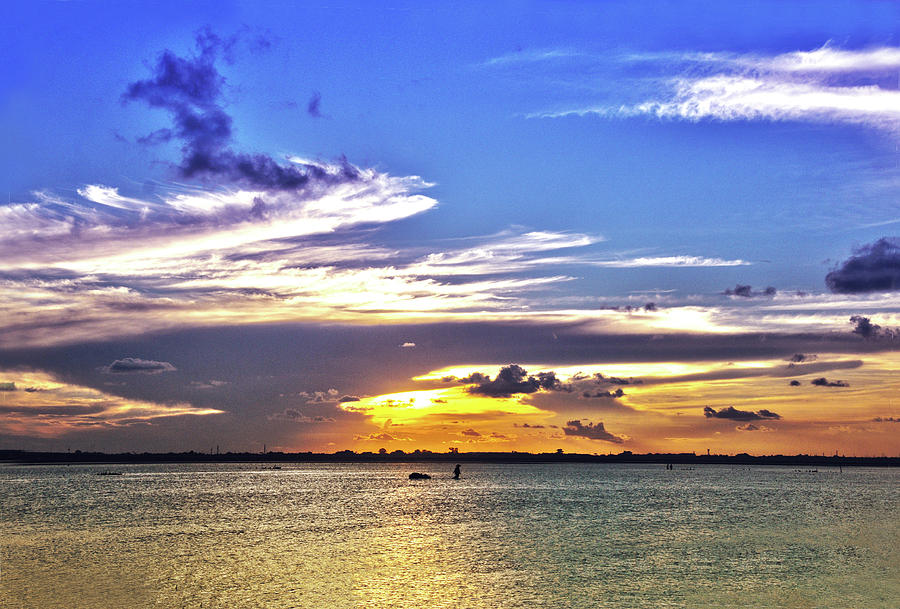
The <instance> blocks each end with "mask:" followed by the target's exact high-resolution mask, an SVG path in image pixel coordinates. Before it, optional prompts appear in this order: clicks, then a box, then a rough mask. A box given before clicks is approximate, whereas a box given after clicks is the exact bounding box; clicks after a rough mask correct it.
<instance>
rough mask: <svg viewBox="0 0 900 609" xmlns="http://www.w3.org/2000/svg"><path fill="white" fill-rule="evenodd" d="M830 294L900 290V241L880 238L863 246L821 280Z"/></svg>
mask: <svg viewBox="0 0 900 609" xmlns="http://www.w3.org/2000/svg"><path fill="white" fill-rule="evenodd" d="M825 284H826V285H827V286H828V289H830V290H831V291H832V292H837V293H841V294H857V293H861V292H893V291H897V290H900V240H898V239H897V238H895V237H892V238H888V237H883V238H881V239H879V240H878V241H876V242H875V243H870V244H868V245H863V246H862V247H859V248H857V249H856V250H854V252H853V256H851V257H850V258H849V259H847V260H846V261H844V262H843V263H842V264H841V265H840V266H839V267H838V268H835V269H834V270H833V271H831V272H830V273H828V274H827V275H826V276H825Z"/></svg>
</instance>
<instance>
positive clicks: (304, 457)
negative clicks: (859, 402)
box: [0, 450, 900, 467]
mask: <svg viewBox="0 0 900 609" xmlns="http://www.w3.org/2000/svg"><path fill="white" fill-rule="evenodd" d="M410 462H414V463H450V462H453V463H509V464H514V463H646V464H673V465H705V464H708V465H787V466H795V467H813V466H815V467H818V466H822V467H853V466H857V467H900V457H845V456H831V457H826V456H821V455H760V456H755V455H748V454H738V455H696V454H693V453H674V454H665V453H649V454H632V453H629V452H627V451H626V452H622V453H618V454H609V455H588V454H578V453H524V452H466V453H435V452H429V451H413V452H408V453H405V452H402V451H395V452H392V453H372V452H362V453H356V452H353V451H349V450H347V451H340V452H336V453H312V452H302V453H283V452H266V453H246V452H245V453H221V454H208V453H198V452H193V451H190V452H182V453H102V452H83V451H75V452H65V453H60V452H35V451H25V450H0V463H12V464H20V465H22V464H54V463H60V464H64V463H72V464H75V463H79V464H105V463H119V464H128V463H138V464H151V463H410Z"/></svg>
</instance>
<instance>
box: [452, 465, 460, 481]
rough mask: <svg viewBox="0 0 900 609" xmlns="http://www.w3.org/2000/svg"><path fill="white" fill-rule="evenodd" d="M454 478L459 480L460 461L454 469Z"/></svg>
mask: <svg viewBox="0 0 900 609" xmlns="http://www.w3.org/2000/svg"><path fill="white" fill-rule="evenodd" d="M453 479H454V480H459V463H457V464H456V468H455V469H454V470H453Z"/></svg>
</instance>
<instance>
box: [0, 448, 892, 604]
mask: <svg viewBox="0 0 900 609" xmlns="http://www.w3.org/2000/svg"><path fill="white" fill-rule="evenodd" d="M102 469H105V467H98V466H74V465H73V466H40V467H38V466H35V467H31V466H4V467H0V493H2V512H0V534H2V549H0V607H4V608H10V609H12V608H24V607H28V608H31V607H34V608H41V609H44V608H55V607H60V608H63V607H65V608H67V609H72V608H81V607H84V608H87V607H92V608H93V607H97V608H100V607H103V608H106V607H110V608H113V607H115V608H119V607H163V608H174V607H204V608H206V607H222V608H226V607H227V608H243V607H266V608H270V607H271V608H280V607H285V608H286V607H295V608H301V607H302V608H306V607H308V608H311V609H312V608H315V609H330V608H345V607H346V608H350V607H353V608H361V607H374V608H391V607H398V608H399V607H403V608H413V607H415V608H417V609H430V608H433V607H460V608H471V609H474V608H480V607H484V608H493V609H496V608H507V607H551V608H557V607H560V608H562V607H567V608H568V607H571V608H581V607H585V608H588V607H591V608H593V607H604V608H611V609H614V608H626V607H627V608H645V607H646V608H650V607H653V608H659V607H697V608H700V607H703V608H707V607H722V608H726V607H727V608H737V607H742V608H743V607H746V608H751V607H752V608H764V607H809V608H813V607H815V608H818V607H822V608H825V607H827V608H853V609H858V608H866V609H878V608H885V609H888V608H890V609H896V607H898V606H900V551H898V545H900V484H898V483H900V471H897V470H893V469H877V468H847V469H845V470H844V471H843V473H839V472H838V471H837V470H831V469H823V468H819V470H818V472H807V471H796V468H789V467H768V468H753V469H747V468H738V467H732V466H703V467H696V468H694V469H692V470H691V469H687V468H685V469H678V466H676V469H675V470H674V471H667V470H665V467H664V466H662V465H608V464H548V465H476V464H465V465H463V478H462V479H461V480H459V481H454V480H451V479H450V477H449V476H450V472H451V470H452V464H449V465H448V464H428V465H423V464H412V465H410V464H389V465H383V464H377V465H368V464H352V465H343V464H329V465H320V464H315V465H304V464H301V465H295V464H285V465H283V469H281V470H274V471H273V470H264V469H262V467H261V466H255V465H252V464H237V465H208V464H203V465H132V466H118V467H115V469H116V470H117V471H123V472H125V475H123V476H97V475H95V473H96V472H97V471H100V470H102ZM443 470H446V471H443ZM410 471H428V472H430V473H432V474H435V475H436V477H435V478H434V479H432V480H428V481H409V480H408V479H407V474H408V473H409V472H410Z"/></svg>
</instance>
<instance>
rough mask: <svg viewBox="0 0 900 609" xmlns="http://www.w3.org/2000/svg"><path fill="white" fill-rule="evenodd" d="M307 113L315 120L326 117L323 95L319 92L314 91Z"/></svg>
mask: <svg viewBox="0 0 900 609" xmlns="http://www.w3.org/2000/svg"><path fill="white" fill-rule="evenodd" d="M306 113H307V114H309V115H310V116H312V117H313V118H323V117H324V115H323V114H322V94H321V93H319V92H318V91H313V94H312V95H311V96H310V98H309V102H307V104H306Z"/></svg>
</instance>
